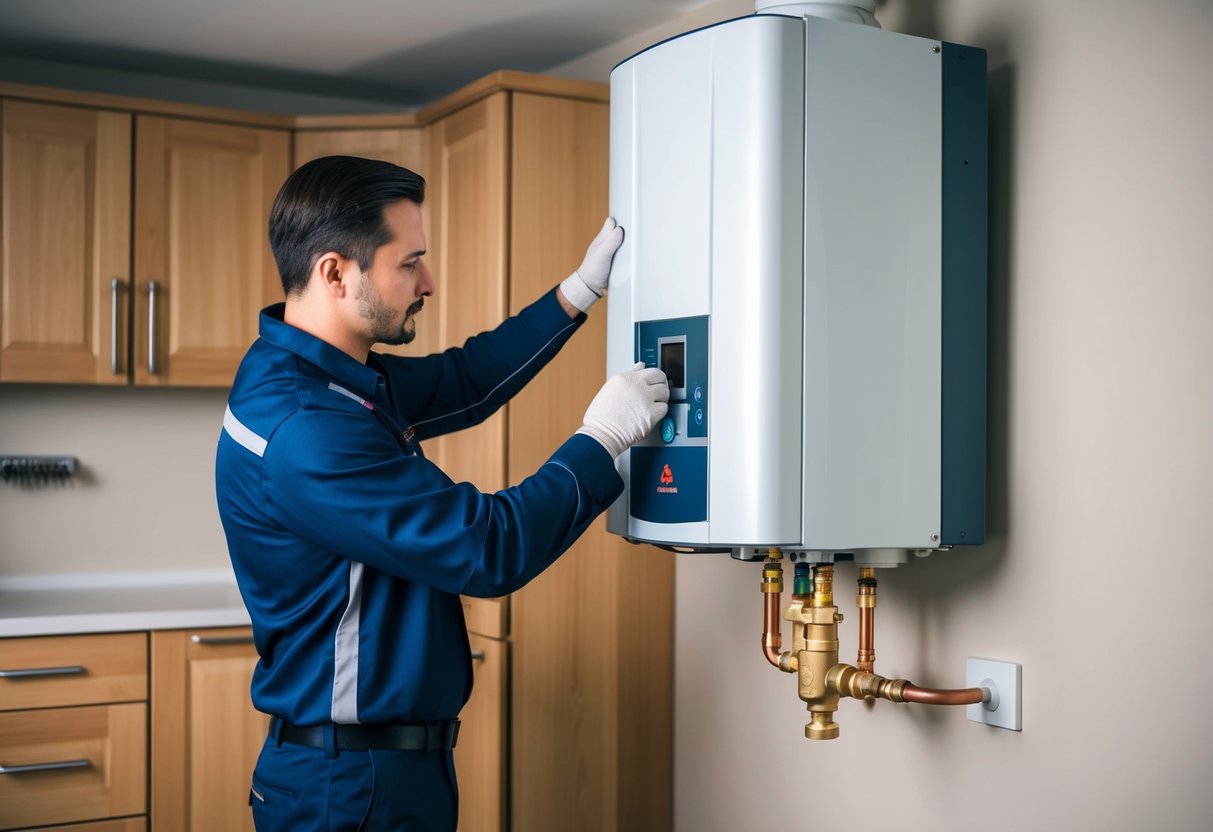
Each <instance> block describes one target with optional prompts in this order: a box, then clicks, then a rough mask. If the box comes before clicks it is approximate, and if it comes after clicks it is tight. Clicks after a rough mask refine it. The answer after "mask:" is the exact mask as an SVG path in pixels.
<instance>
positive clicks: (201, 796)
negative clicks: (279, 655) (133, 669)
mask: <svg viewBox="0 0 1213 832" xmlns="http://www.w3.org/2000/svg"><path fill="white" fill-rule="evenodd" d="M256 664H257V652H256V650H255V649H254V647H253V643H252V630H250V629H249V628H239V629H224V630H192V631H191V630H170V631H160V632H153V633H152V696H151V700H152V781H151V782H152V827H153V828H154V829H156V832H187V830H188V831H190V832H207V830H212V829H223V830H229V831H230V832H239V831H240V830H245V832H252V830H253V816H252V812H251V810H250V809H249V805H248V797H249V786H250V784H251V782H252V774H253V767H254V766H255V765H256V762H257V755H258V754H259V753H260V751H261V745H262V743H263V742H264V740H265V735H266V732H267V731H268V730H269V717H267V716H266V715H265V714H262V713H259V712H257V711H255V710H254V709H253V705H252V701H251V700H250V698H249V684H250V682H251V680H252V676H253V668H254V667H255V666H256Z"/></svg>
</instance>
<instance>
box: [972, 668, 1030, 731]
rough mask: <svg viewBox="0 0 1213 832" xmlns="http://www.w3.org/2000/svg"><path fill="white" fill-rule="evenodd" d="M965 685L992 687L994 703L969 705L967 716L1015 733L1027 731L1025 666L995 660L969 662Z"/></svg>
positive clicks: (975, 720) (992, 701)
mask: <svg viewBox="0 0 1213 832" xmlns="http://www.w3.org/2000/svg"><path fill="white" fill-rule="evenodd" d="M965 686H966V687H970V688H989V689H990V701H989V702H979V703H978V704H976V705H966V706H965V717H966V718H968V719H971V720H972V721H974V722H984V723H985V724H986V725H993V726H995V727H998V728H1007V729H1009V730H1011V731H1022V730H1023V666H1022V665H1019V664H1016V663H1015V662H1000V661H995V660H993V659H977V658H973V657H972V656H970V657H969V658H968V659H966V660H965Z"/></svg>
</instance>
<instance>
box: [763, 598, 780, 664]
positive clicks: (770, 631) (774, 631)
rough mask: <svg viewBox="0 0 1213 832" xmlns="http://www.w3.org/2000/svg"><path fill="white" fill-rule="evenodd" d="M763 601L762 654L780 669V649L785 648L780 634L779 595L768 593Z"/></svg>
mask: <svg viewBox="0 0 1213 832" xmlns="http://www.w3.org/2000/svg"><path fill="white" fill-rule="evenodd" d="M763 601H764V609H765V615H764V616H763V625H762V652H763V655H765V656H766V657H767V661H768V662H770V663H771V664H773V665H774V666H775V667H779V656H780V650H779V648H780V647H782V646H783V637H782V635H780V632H779V594H778V593H775V592H768V593H766V597H765V598H764V599H763Z"/></svg>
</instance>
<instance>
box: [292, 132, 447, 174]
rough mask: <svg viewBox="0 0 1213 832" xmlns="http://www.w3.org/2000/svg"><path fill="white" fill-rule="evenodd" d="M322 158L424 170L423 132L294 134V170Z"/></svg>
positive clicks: (418, 171) (419, 171)
mask: <svg viewBox="0 0 1213 832" xmlns="http://www.w3.org/2000/svg"><path fill="white" fill-rule="evenodd" d="M321 156H362V157H363V158H366V159H379V160H381V161H384V162H391V163H392V164H393V165H400V166H401V167H404V168H408V169H409V170H411V171H415V172H416V173H420V174H421V175H422V176H425V173H424V172H423V171H422V170H421V166H422V162H423V159H422V148H421V128H419V127H395V128H391V129H385V130H300V131H298V132H297V133H295V167H299V166H300V165H302V164H303V163H304V162H310V161H311V160H312V159H316V158H319V157H321Z"/></svg>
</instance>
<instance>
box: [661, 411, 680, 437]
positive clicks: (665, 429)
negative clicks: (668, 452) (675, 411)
mask: <svg viewBox="0 0 1213 832" xmlns="http://www.w3.org/2000/svg"><path fill="white" fill-rule="evenodd" d="M676 433H677V431H676V430H675V429H674V419H673V418H672V417H670V416H666V417H665V418H664V419H662V420H661V441H663V442H665V443H667V444H668V443H670V442H673V441H674V434H676Z"/></svg>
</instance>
